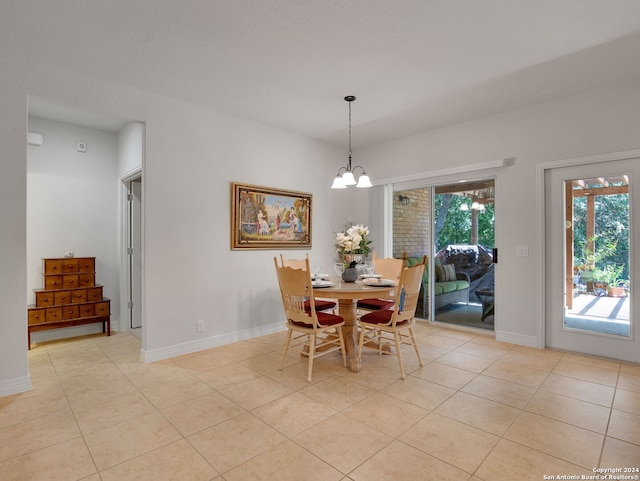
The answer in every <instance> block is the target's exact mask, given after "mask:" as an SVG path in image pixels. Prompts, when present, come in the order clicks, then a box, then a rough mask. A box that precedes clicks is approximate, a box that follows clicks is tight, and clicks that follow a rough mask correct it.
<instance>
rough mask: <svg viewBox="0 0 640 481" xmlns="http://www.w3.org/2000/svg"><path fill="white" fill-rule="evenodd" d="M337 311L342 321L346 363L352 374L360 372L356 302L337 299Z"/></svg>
mask: <svg viewBox="0 0 640 481" xmlns="http://www.w3.org/2000/svg"><path fill="white" fill-rule="evenodd" d="M338 311H339V312H340V316H342V318H343V319H344V326H343V328H342V332H343V333H344V344H345V347H346V349H347V362H348V363H349V368H350V369H351V370H352V371H353V372H360V369H361V368H362V361H361V360H360V357H359V356H358V326H357V323H356V302H355V301H354V300H353V299H338Z"/></svg>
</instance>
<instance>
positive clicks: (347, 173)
mask: <svg viewBox="0 0 640 481" xmlns="http://www.w3.org/2000/svg"><path fill="white" fill-rule="evenodd" d="M344 99H345V100H346V101H347V102H348V103H349V160H348V161H347V166H346V167H340V168H339V169H338V175H336V177H335V179H333V184H331V188H332V189H346V188H347V187H348V186H350V185H355V186H356V187H360V188H366V187H373V184H371V179H369V176H368V175H367V173H366V172H365V170H364V167H362V166H361V165H356V166H355V167H353V168H351V102H353V101H354V100H355V99H356V98H355V97H354V96H353V95H347V96H346V97H345V98H344ZM356 169H361V170H362V174H360V176H359V177H358V180H357V181H356V178H355V176H354V172H355V170H356Z"/></svg>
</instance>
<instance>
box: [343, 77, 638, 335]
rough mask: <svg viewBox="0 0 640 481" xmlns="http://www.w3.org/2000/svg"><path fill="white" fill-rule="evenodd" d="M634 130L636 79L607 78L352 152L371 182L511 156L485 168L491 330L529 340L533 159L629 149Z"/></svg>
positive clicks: (533, 324) (533, 315)
mask: <svg viewBox="0 0 640 481" xmlns="http://www.w3.org/2000/svg"><path fill="white" fill-rule="evenodd" d="M638 132H640V81H636V82H624V83H618V84H611V85H607V86H604V87H600V88H598V89H593V90H590V91H587V92H583V93H581V94H579V95H574V96H571V97H567V98H559V99H556V100H550V101H548V102H545V103H541V104H537V105H534V106H531V107H527V108H521V109H517V110H513V111H509V112H505V113H502V114H498V115H493V116H490V117H486V118H481V119H478V120H474V121H470V122H465V123H461V124H457V125H453V126H450V127H446V128H442V129H438V130H434V131H430V132H425V133H422V134H419V135H413V136H410V137H407V138H404V139H400V140H396V141H394V142H388V143H385V144H380V145H375V146H373V147H370V148H368V149H366V150H363V151H360V152H358V156H359V157H360V158H361V159H366V161H365V160H362V162H364V163H365V165H366V167H367V171H368V172H369V174H370V175H371V176H372V178H373V179H374V180H381V179H385V178H387V179H391V178H397V177H399V176H402V175H412V174H418V173H420V172H422V173H428V172H429V171H438V170H442V169H447V168H450V167H458V166H465V165H470V164H478V163H483V162H489V161H492V160H495V159H503V158H509V157H515V158H516V160H515V164H514V165H512V166H509V167H504V168H501V169H498V170H492V171H489V172H487V173H486V175H487V176H490V175H493V174H496V175H497V180H496V246H497V247H498V248H499V249H500V258H499V264H498V265H497V266H496V303H497V305H496V331H497V337H498V338H499V339H500V338H501V339H502V340H509V341H513V342H520V343H523V344H529V345H535V343H536V328H537V316H538V313H539V306H538V303H537V291H536V289H537V282H538V279H537V277H536V269H537V265H538V263H539V262H541V259H538V258H537V249H538V247H539V241H540V239H539V237H538V232H537V225H536V220H537V210H536V209H537V206H538V202H537V190H536V165H537V164H538V163H541V162H550V161H554V160H562V159H567V158H573V157H579V156H585V155H591V154H599V153H605V152H617V151H624V150H630V149H635V148H638V147H640V136H639V135H638ZM399 159H401V160H399ZM472 175H473V176H474V177H476V176H478V175H479V174H478V173H477V172H474V173H472ZM458 178H460V179H462V178H465V176H459V177H458ZM439 180H440V179H437V178H436V179H433V181H434V182H438V181H439ZM447 180H451V179H447ZM366 212H367V206H366V205H359V206H358V211H357V212H356V214H355V215H363V216H364V215H366ZM516 246H529V257H516V255H515V251H516Z"/></svg>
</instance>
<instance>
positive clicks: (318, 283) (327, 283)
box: [311, 279, 334, 289]
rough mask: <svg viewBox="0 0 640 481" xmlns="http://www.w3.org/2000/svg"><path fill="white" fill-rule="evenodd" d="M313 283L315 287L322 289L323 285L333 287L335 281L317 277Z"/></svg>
mask: <svg viewBox="0 0 640 481" xmlns="http://www.w3.org/2000/svg"><path fill="white" fill-rule="evenodd" d="M311 285H312V286H313V288H314V289H321V288H323V287H331V286H333V285H334V283H333V282H331V281H326V280H324V279H316V280H314V281H311Z"/></svg>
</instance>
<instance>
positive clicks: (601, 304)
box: [545, 159, 640, 362]
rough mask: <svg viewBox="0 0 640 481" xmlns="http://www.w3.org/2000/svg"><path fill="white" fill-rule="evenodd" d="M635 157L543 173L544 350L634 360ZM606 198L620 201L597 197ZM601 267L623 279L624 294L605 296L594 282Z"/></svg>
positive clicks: (639, 345) (639, 354)
mask: <svg viewBox="0 0 640 481" xmlns="http://www.w3.org/2000/svg"><path fill="white" fill-rule="evenodd" d="M639 160H640V159H629V160H618V161H610V162H602V163H592V164H587V165H579V166H571V167H561V168H555V169H549V170H547V171H546V172H545V219H546V239H545V250H546V258H545V272H546V279H545V296H546V307H545V319H546V321H545V337H546V339H545V341H546V345H547V346H548V347H551V348H556V349H562V350H568V351H574V352H581V353H585V354H591V355H597V356H603V357H612V358H616V359H621V360H626V361H631V362H639V361H640V342H639V341H638V339H637V332H636V326H635V323H636V321H637V319H638V312H637V311H638V310H637V306H635V305H634V303H633V300H634V299H635V298H637V297H636V296H637V292H638V287H637V279H638V268H639V265H638V263H637V262H634V258H635V257H636V255H635V252H634V242H633V239H634V238H635V239H637V238H638V232H637V228H638V227H637V226H638V225H640V219H639V216H640V209H633V205H634V201H633V179H636V178H638V175H640V168H639V165H640V161H639ZM624 192H626V194H624ZM613 195H617V196H621V197H622V200H624V201H625V202H627V206H626V207H625V206H624V204H621V203H619V202H621V201H622V200H618V203H617V204H616V203H613V204H612V203H608V204H607V202H605V200H606V199H605V198H606V197H608V196H613ZM581 197H584V199H585V200H584V201H582V200H580V198H581ZM608 205H609V207H607V206H608ZM581 206H584V208H585V211H586V212H587V214H586V215H585V216H584V219H585V220H581V218H580V215H578V214H579V210H580V209H581V208H582V207H581ZM598 208H600V210H599V211H598ZM602 209H605V210H602ZM606 209H608V210H606ZM612 210H613V211H612ZM580 229H584V232H581V231H580ZM625 230H626V231H625ZM580 236H581V237H580ZM625 259H626V260H625ZM607 271H616V273H617V276H608V277H610V279H609V280H610V281H612V282H614V283H616V284H624V285H625V286H626V292H623V293H622V294H614V295H615V296H616V297H613V296H614V295H610V294H609V293H608V288H607V287H604V288H603V287H598V284H597V282H596V281H597V280H598V278H599V276H598V274H600V275H601V276H602V278H603V279H604V277H605V275H606V274H607ZM623 272H624V274H623ZM609 273H611V272H609ZM627 276H628V277H627ZM613 277H616V279H613ZM634 284H635V285H634ZM623 290H624V288H623Z"/></svg>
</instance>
